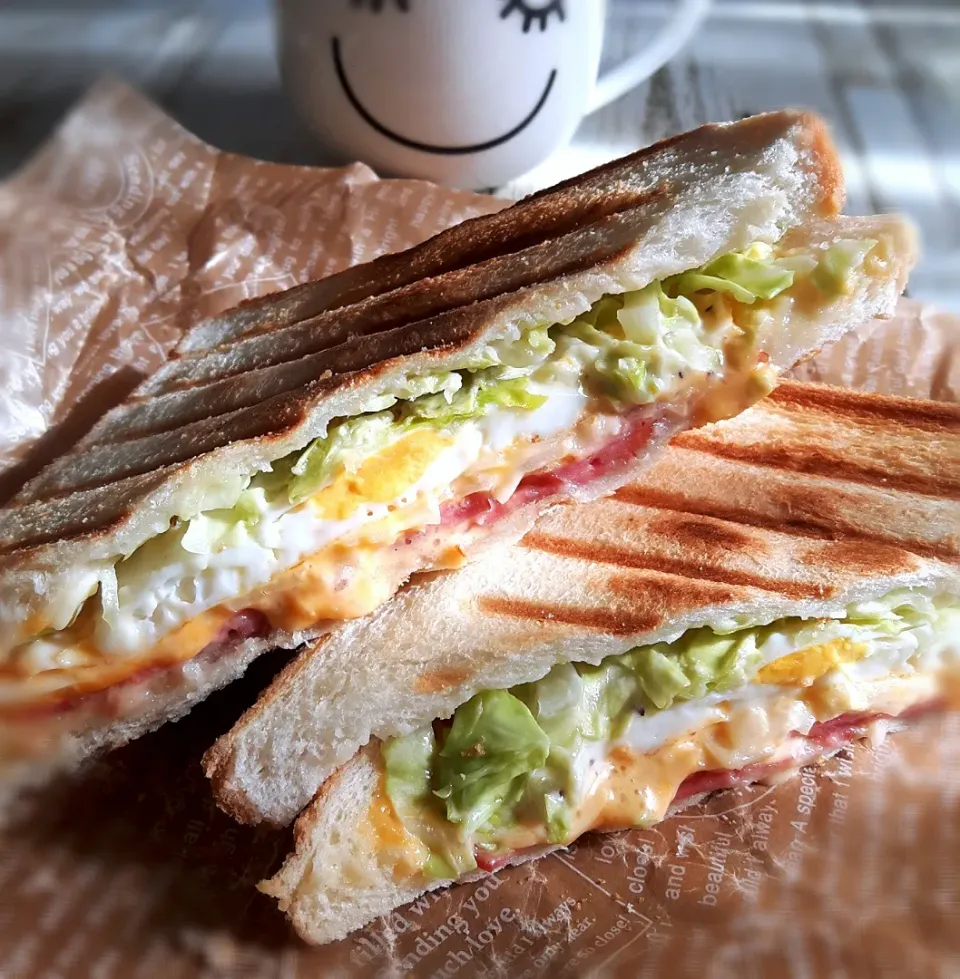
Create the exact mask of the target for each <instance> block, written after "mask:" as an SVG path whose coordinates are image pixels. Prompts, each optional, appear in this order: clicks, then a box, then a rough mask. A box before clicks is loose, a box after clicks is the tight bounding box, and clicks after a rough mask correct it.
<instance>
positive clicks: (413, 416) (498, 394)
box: [402, 375, 547, 428]
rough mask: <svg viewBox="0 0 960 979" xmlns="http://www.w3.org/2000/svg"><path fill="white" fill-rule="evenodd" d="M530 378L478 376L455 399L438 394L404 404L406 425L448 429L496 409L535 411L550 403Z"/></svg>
mask: <svg viewBox="0 0 960 979" xmlns="http://www.w3.org/2000/svg"><path fill="white" fill-rule="evenodd" d="M529 387H530V381H529V378H527V377H515V378H508V379H506V380H500V379H499V378H497V377H492V376H489V377H488V376H484V375H474V376H473V377H471V378H470V379H469V380H468V381H467V383H466V384H465V385H464V386H463V387H462V388H461V389H460V390H459V391H457V392H456V393H455V394H454V395H452V396H451V397H449V398H448V397H445V396H444V395H442V394H434V395H431V396H429V397H426V398H418V399H417V400H416V401H411V402H409V403H408V404H406V405H404V408H403V414H402V419H403V422H406V423H426V424H430V425H434V426H436V427H440V428H443V427H446V426H448V425H453V424H455V423H456V422H459V421H466V420H467V419H471V418H480V417H482V416H483V415H485V414H487V413H488V412H490V411H492V410H493V409H494V408H513V409H518V410H521V411H533V410H534V409H535V408H539V407H540V406H541V405H542V404H544V402H545V401H546V400H547V399H546V397H544V396H543V395H539V394H534V393H532V392H531V391H530V389H529Z"/></svg>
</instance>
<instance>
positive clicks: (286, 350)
mask: <svg viewBox="0 0 960 979" xmlns="http://www.w3.org/2000/svg"><path fill="white" fill-rule="evenodd" d="M664 193H665V187H664V186H660V187H658V188H656V190H655V191H653V192H651V193H648V194H645V195H641V198H642V199H640V200H638V201H636V202H631V205H632V206H631V207H629V208H627V209H625V210H621V211H618V212H617V213H614V214H608V215H605V216H602V217H601V219H600V220H598V221H596V222H595V223H593V224H590V225H587V226H582V225H581V226H576V225H572V224H571V228H567V229H566V231H567V232H569V233H567V234H566V235H565V237H564V238H560V239H551V240H549V241H546V242H538V243H536V244H535V245H533V246H532V247H530V248H525V249H523V250H520V251H518V252H511V253H510V254H508V255H506V256H502V257H500V256H495V257H492V258H489V259H488V260H485V261H478V262H477V263H475V264H473V265H471V266H469V267H467V268H460V269H458V268H455V269H452V270H446V271H442V272H440V273H438V274H436V275H435V276H434V277H432V278H427V279H420V280H417V281H414V282H411V283H408V284H406V285H404V286H402V287H400V288H398V289H395V290H393V291H390V292H386V293H382V294H379V295H376V296H371V297H369V298H368V299H365V300H364V301H363V302H358V303H354V304H352V305H348V306H341V307H338V308H337V309H335V310H330V311H329V312H326V313H322V314H320V315H318V316H316V317H314V318H311V319H307V320H299V321H297V322H295V323H291V324H288V325H285V326H282V327H275V328H271V329H269V330H266V329H265V330H258V331H256V332H254V333H248V334H246V335H244V336H243V337H242V338H241V339H239V340H237V341H236V342H234V343H232V344H231V345H230V346H229V347H227V348H226V349H225V350H223V349H220V348H217V349H215V350H212V351H207V352H203V353H202V354H201V353H198V354H193V355H191V356H189V357H182V358H179V359H177V360H175V361H172V362H170V363H169V364H167V365H166V366H164V367H161V368H160V370H159V371H157V372H156V373H155V374H154V375H153V377H152V378H151V379H150V380H149V381H148V382H147V384H146V385H145V386H144V387H143V388H142V389H141V396H143V394H144V393H146V394H150V395H155V394H164V393H170V392H173V391H183V390H190V389H194V388H196V387H199V386H202V385H204V384H210V383H214V382H216V381H221V380H224V379H227V378H231V377H238V376H240V375H242V374H244V373H247V372H249V371H251V370H256V369H261V368H264V367H270V366H275V365H279V364H283V363H289V362H290V361H292V360H296V359H298V358H302V357H304V356H307V355H309V354H316V353H319V352H321V351H323V350H326V349H330V348H331V347H334V346H337V345H339V344H341V343H349V342H351V341H353V340H356V339H358V338H362V337H370V336H375V335H377V334H380V333H386V332H389V331H390V330H394V329H397V328H400V327H404V326H411V325H412V324H416V323H421V322H423V321H425V320H430V319H432V318H433V317H435V316H438V315H440V314H443V313H451V312H453V311H455V310H457V309H467V308H469V307H470V306H472V305H473V304H475V303H477V302H486V301H487V300H490V299H494V298H498V297H503V296H506V295H510V294H517V293H520V292H521V291H522V290H524V289H529V288H532V287H535V286H538V285H544V284H546V283H548V282H552V281H553V280H555V279H558V278H560V277H562V276H564V275H574V274H576V273H578V272H582V271H584V270H585V269H589V268H591V267H593V266H595V265H598V264H600V263H602V262H608V261H613V260H616V259H617V258H619V257H620V256H621V255H622V254H623V252H624V251H625V250H626V249H627V248H628V247H629V245H630V243H631V242H632V241H634V240H635V239H636V238H637V236H638V235H639V234H641V233H642V228H643V226H644V225H646V224H648V223H649V221H650V213H649V211H648V209H647V208H646V206H645V205H646V204H648V203H649V202H650V201H654V202H655V203H656V204H657V208H658V209H660V208H662V207H663V206H664V203H665V199H664V197H663V196H662V195H663V194H664Z"/></svg>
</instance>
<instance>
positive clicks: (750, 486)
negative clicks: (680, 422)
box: [204, 383, 960, 824]
mask: <svg viewBox="0 0 960 979" xmlns="http://www.w3.org/2000/svg"><path fill="white" fill-rule="evenodd" d="M958 500H960V406H958V405H953V404H942V403H936V402H929V401H920V400H907V399H901V398H892V397H883V396H880V395H875V394H859V393H854V392H851V391H847V390H841V389H838V388H830V387H825V386H821V385H814V384H798V383H784V384H782V385H781V386H780V387H779V388H777V390H776V391H775V392H774V393H773V394H772V395H771V396H770V397H768V398H767V399H766V400H764V401H763V402H761V403H759V404H758V405H756V406H754V407H753V408H752V409H750V410H748V411H746V412H744V413H743V414H742V415H739V416H738V417H736V418H734V419H731V420H729V421H725V422H721V423H719V424H716V425H711V426H707V427H705V428H702V429H700V430H697V431H695V432H690V433H687V434H684V435H682V436H680V437H678V438H677V439H675V440H674V442H673V444H672V445H671V446H670V447H669V449H668V450H667V451H666V452H665V453H664V454H663V455H662V457H661V458H660V460H659V461H658V462H657V463H656V464H655V465H654V466H653V468H652V469H650V470H648V471H647V472H646V473H645V475H644V478H643V480H642V481H640V482H637V483H634V484H631V485H628V486H625V487H624V488H622V489H620V490H619V491H618V492H617V493H616V495H615V496H614V497H613V498H612V499H607V500H603V501H600V502H595V503H592V504H590V505H588V506H581V507H563V508H559V509H557V510H555V511H553V512H551V513H550V514H548V515H546V516H545V517H544V518H543V519H542V520H541V521H540V523H539V524H538V525H537V527H536V528H535V530H534V531H533V532H532V533H530V534H528V535H527V537H525V538H524V540H523V541H522V542H521V543H520V544H519V545H518V546H516V547H515V548H514V549H512V550H498V551H496V552H495V553H493V554H490V555H488V556H487V557H486V558H485V559H483V560H481V561H479V562H478V563H476V564H474V565H472V566H471V567H468V568H466V569H464V570H462V571H458V572H455V573H453V574H450V575H446V576H444V577H442V578H438V579H434V580H431V581H426V582H423V583H420V584H415V585H411V586H410V587H408V588H407V589H405V590H404V591H402V592H401V593H400V594H399V595H398V596H397V597H396V598H395V599H394V600H393V601H392V602H391V603H389V604H387V605H385V606H384V607H382V608H381V609H380V610H379V611H378V612H377V613H375V614H374V615H372V616H370V617H369V618H367V619H363V620H358V621H355V622H351V623H347V624H345V625H343V626H342V627H340V628H338V629H337V630H336V631H334V632H333V633H332V634H330V635H329V636H326V637H324V638H322V639H320V640H319V641H317V642H315V643H313V644H311V645H310V646H308V647H307V648H306V650H305V651H304V652H303V653H302V654H301V655H300V656H299V657H298V658H297V659H296V660H295V661H294V662H293V663H291V664H290V665H289V666H288V667H287V668H286V670H285V671H284V672H283V673H281V674H280V675H279V676H278V677H277V679H276V680H275V681H274V683H273V684H272V685H271V686H270V687H269V689H268V690H267V691H266V692H265V693H264V695H263V696H262V697H261V699H260V701H259V702H258V703H257V704H256V705H255V706H254V707H253V708H252V709H251V710H250V711H248V712H247V714H245V715H244V717H242V718H241V719H240V721H239V722H238V723H237V725H236V726H235V727H234V728H233V729H232V730H231V731H230V732H229V733H227V734H226V735H225V736H224V737H222V738H221V739H220V740H219V741H218V742H217V743H216V744H215V745H214V746H213V747H212V748H211V749H210V750H209V751H208V753H207V755H206V757H205V760H204V763H205V767H206V771H207V774H208V776H209V777H210V778H211V780H212V783H213V789H214V792H215V794H216V796H217V800H218V802H219V804H220V806H221V807H222V808H224V809H225V810H226V811H227V812H229V813H231V814H232V815H233V816H235V817H236V818H237V819H239V820H240V821H242V822H251V823H255V822H260V821H267V822H271V823H276V824H285V823H289V822H290V821H291V820H292V819H293V818H294V817H295V815H296V813H297V812H298V811H299V810H300V809H301V808H302V807H303V806H304V805H306V803H307V802H308V801H309V799H310V798H311V797H312V796H313V794H314V793H315V792H316V791H317V789H318V788H319V787H320V786H321V785H322V784H323V782H324V781H325V779H326V778H327V777H328V776H329V775H330V774H331V772H332V771H333V770H334V769H335V768H337V766H339V765H341V764H343V763H344V762H346V761H347V760H348V759H349V758H350V757H352V756H353V754H354V753H355V752H356V751H357V749H358V748H359V747H360V746H361V745H364V744H366V743H367V742H368V741H369V740H370V739H371V738H372V737H377V738H381V739H384V738H388V737H392V736H396V735H401V734H405V733H407V732H409V731H411V730H413V729H415V728H417V727H420V726H422V725H423V724H426V723H429V722H430V721H431V720H433V719H434V718H437V717H446V716H449V715H450V714H451V713H452V712H453V710H454V709H455V708H456V707H457V706H458V705H459V704H461V703H463V702H464V701H466V700H468V699H469V698H470V697H471V696H473V695H474V694H475V693H477V692H478V691H481V690H484V689H488V688H491V687H509V686H513V685H514V684H518V683H523V682H527V681H531V680H534V679H537V678H539V677H541V676H543V675H544V674H545V673H547V672H548V671H549V670H550V668H551V667H552V666H554V664H556V663H560V662H569V661H576V662H590V663H597V662H599V661H600V660H601V659H603V658H604V657H606V656H609V655H612V654H616V653H622V652H624V651H626V650H628V649H630V648H632V647H634V646H637V645H641V644H649V643H653V642H657V641H661V640H671V639H673V638H675V637H677V636H678V635H680V634H681V633H683V632H684V631H685V630H687V629H690V628H695V627H697V626H700V625H704V624H710V623H711V622H715V621H717V620H718V618H719V617H721V616H722V617H726V616H729V615H731V614H747V615H749V616H750V617H751V619H754V618H756V619H759V620H761V621H768V622H770V621H774V620H777V619H779V618H782V617H784V616H794V615H798V616H811V617H813V616H821V615H831V614H837V613H839V612H841V611H842V610H843V609H844V608H846V607H847V606H848V605H849V604H850V603H851V602H857V601H861V600H865V599H868V598H872V597H876V596H879V595H882V594H884V593H886V592H888V591H890V590H891V589H893V588H896V587H901V586H918V587H926V588H935V589H936V588H940V589H945V590H947V591H953V592H956V591H957V590H960V504H958Z"/></svg>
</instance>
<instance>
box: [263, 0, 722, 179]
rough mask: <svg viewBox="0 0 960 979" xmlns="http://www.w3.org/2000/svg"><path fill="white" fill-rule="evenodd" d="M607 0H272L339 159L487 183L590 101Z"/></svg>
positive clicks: (294, 72) (527, 162)
mask: <svg viewBox="0 0 960 979" xmlns="http://www.w3.org/2000/svg"><path fill="white" fill-rule="evenodd" d="M679 2H680V6H683V5H684V3H688V4H689V3H691V2H696V3H705V2H707V0H679ZM604 8H605V3H604V2H603V0H277V11H278V16H279V43H280V60H281V66H282V69H283V75H284V83H285V86H286V88H287V90H288V92H289V93H290V95H291V97H292V99H293V101H294V103H295V105H296V107H297V109H298V111H299V113H300V115H301V116H302V117H303V119H304V120H305V121H306V122H307V124H308V125H309V126H310V127H311V129H313V130H314V131H315V132H316V133H317V134H318V135H319V136H320V138H321V139H322V140H323V142H324V143H325V144H326V145H327V146H328V147H329V148H330V149H332V150H334V151H336V152H337V153H338V154H339V155H340V156H341V157H343V158H344V159H351V160H352V159H359V160H363V161H364V162H366V163H369V164H370V165H372V166H373V167H374V168H375V169H377V170H380V171H382V172H384V173H390V174H401V175H407V176H417V177H423V178H427V179H431V180H435V181H437V182H440V183H444V184H447V185H449V186H455V187H469V188H482V187H492V186H496V185H498V184H501V183H503V182H505V181H507V180H509V179H511V178H512V177H515V176H517V175H519V174H521V173H524V172H525V171H527V170H529V169H530V168H532V167H533V166H535V165H536V164H537V163H539V162H540V161H541V160H543V159H545V158H546V157H547V156H548V155H549V154H550V153H551V152H552V151H553V150H555V149H556V148H557V147H559V146H561V145H563V144H564V143H566V142H567V141H568V140H569V139H570V137H571V136H572V135H573V132H574V130H575V129H576V127H577V125H578V124H579V122H580V120H581V118H582V117H583V116H584V115H585V114H586V113H587V112H588V111H589V110H590V109H591V108H592V107H593V105H592V104H591V103H592V101H593V100H594V95H595V92H594V88H595V83H596V79H597V70H598V66H599V62H600V51H601V46H602V42H603V27H604V16H605V10H604Z"/></svg>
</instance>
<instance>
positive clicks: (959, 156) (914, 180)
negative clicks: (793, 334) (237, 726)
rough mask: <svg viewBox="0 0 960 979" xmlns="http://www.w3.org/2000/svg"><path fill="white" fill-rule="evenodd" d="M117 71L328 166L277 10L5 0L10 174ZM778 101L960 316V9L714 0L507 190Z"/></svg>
mask: <svg viewBox="0 0 960 979" xmlns="http://www.w3.org/2000/svg"><path fill="white" fill-rule="evenodd" d="M461 2H465V0H461ZM581 2H593V0H581ZM669 7H670V3H669V2H668V0H660V2H657V0H611V3H610V16H611V18H613V19H615V20H616V22H617V28H618V29H617V30H614V31H610V32H609V35H608V50H607V51H605V58H606V59H609V60H610V61H616V60H617V59H618V58H619V57H620V56H622V54H623V53H624V52H625V51H627V50H629V49H630V48H632V47H634V46H637V45H642V43H643V41H644V38H645V37H647V36H649V32H650V31H651V30H652V29H653V28H654V27H655V25H656V23H657V22H658V20H659V19H660V18H662V17H663V16H664V15H665V13H666V12H667V11H668V10H669ZM107 73H112V74H115V75H119V76H121V77H123V78H125V79H126V80H128V81H130V82H132V83H134V84H136V85H138V86H140V87H141V88H142V89H144V90H145V91H147V92H149V93H150V94H151V95H152V96H153V97H154V98H156V99H157V100H158V101H159V102H160V103H161V104H162V105H163V106H164V107H165V108H166V109H167V110H168V111H169V112H171V113H172V114H173V115H174V116H175V117H176V118H177V119H179V120H180V121H181V122H182V123H183V124H184V125H186V126H187V127H188V128H189V129H191V130H193V131H194V132H195V133H197V134H198V135H199V136H201V137H203V138H204V139H206V140H208V141H209V142H211V143H213V144H215V145H217V146H219V147H222V148H224V149H229V150H234V151H237V152H243V153H248V154H251V155H253V156H257V157H260V158H263V159H270V160H277V161H282V162H295V163H323V162H324V158H323V155H322V152H321V151H320V150H319V149H318V148H317V147H316V146H315V145H313V144H312V142H311V140H310V138H309V136H308V135H307V134H306V133H305V132H304V130H303V129H302V127H301V126H300V125H299V124H298V122H297V120H296V119H295V118H294V116H293V113H292V112H291V110H290V107H289V105H288V104H287V102H286V100H285V98H284V96H283V93H282V92H281V90H280V84H279V79H278V74H277V68H276V64H275V59H274V42H273V24H272V15H271V6H270V0H0V176H5V175H7V174H9V173H11V172H12V171H13V170H15V169H16V168H17V167H18V166H19V165H20V164H21V163H23V161H24V160H25V159H26V158H27V157H28V156H29V154H30V153H31V152H32V151H33V150H34V149H35V148H36V147H37V146H38V145H39V143H40V142H41V141H42V140H43V138H44V137H45V136H46V135H47V134H48V133H49V132H50V130H51V129H52V128H53V127H54V126H55V125H56V122H57V120H58V119H59V118H60V117H61V116H62V115H63V113H64V112H65V111H66V110H67V108H68V107H69V106H70V104H71V103H72V102H73V101H74V100H75V99H76V98H77V97H78V95H79V94H80V93H81V92H82V91H83V90H84V89H85V88H86V87H87V86H88V85H89V84H90V83H91V82H93V81H94V80H95V79H96V78H98V77H100V76H102V75H103V74H107ZM784 105H792V106H805V107H810V108H814V109H816V110H818V111H819V112H821V113H822V114H823V115H825V116H826V117H827V118H828V119H829V120H830V122H831V124H832V126H833V128H834V133H835V137H836V141H837V144H838V146H839V148H840V150H841V152H842V154H843V158H844V163H845V167H846V172H847V182H848V195H849V199H848V210H849V211H851V212H852V213H867V212H870V211H890V210H900V211H905V212H906V213H908V214H910V215H911V216H912V217H913V218H914V220H915V221H916V222H917V223H918V225H919V226H920V229H921V233H922V235H923V240H924V252H925V254H924V257H923V260H922V263H921V265H920V266H919V268H918V269H917V270H916V272H915V273H914V275H913V276H912V278H911V282H910V289H909V292H910V294H911V295H913V296H915V297H917V298H920V299H924V300H928V301H931V302H935V303H937V304H938V305H940V306H942V307H944V308H947V309H952V310H954V311H956V312H960V3H958V2H957V0H936V2H933V0H927V2H920V0H917V2H913V0H900V2H890V0H888V2H886V3H881V2H876V0H874V2H871V0H832V2H815V0H766V2H748V0H715V4H714V7H713V11H712V13H711V15H710V18H709V20H708V21H707V23H706V24H705V26H704V28H703V29H702V30H701V31H700V33H699V35H698V37H697V38H696V40H695V41H694V42H693V43H692V44H691V45H690V46H689V47H688V48H687V49H686V50H685V51H684V52H683V53H682V54H681V55H680V56H679V57H677V58H676V59H675V60H674V61H673V62H672V63H671V64H670V65H669V66H668V67H667V68H665V69H663V70H662V71H660V72H659V73H658V74H657V75H655V76H654V77H653V78H652V79H651V80H650V81H649V82H647V83H646V84H644V85H641V86H639V87H638V88H636V89H635V90H633V91H632V92H630V93H629V94H627V95H626V96H624V97H623V98H621V99H619V100H618V101H617V102H615V103H613V104H611V105H610V106H608V107H607V108H605V109H603V110H602V111H600V112H598V113H595V114H594V115H593V116H591V117H588V118H587V119H586V120H585V121H584V122H583V124H582V126H581V127H580V130H579V131H578V133H577V135H576V137H575V139H574V141H573V143H572V145H571V146H570V147H568V148H567V149H566V150H565V151H563V152H562V153H560V154H558V155H557V157H555V158H554V159H552V160H550V161H548V163H547V165H545V166H544V167H542V168H540V169H539V170H538V171H537V172H536V173H535V174H534V175H532V176H531V177H529V178H528V179H525V180H523V181H518V182H516V183H515V184H513V185H511V186H510V187H508V188H502V189H501V190H502V191H503V192H505V193H510V194H518V193H522V192H526V191H527V190H529V189H531V188H532V187H533V186H536V185H538V184H540V185H542V184H544V183H549V182H552V181H553V179H555V178H559V177H560V176H566V175H569V174H571V173H574V172H577V171H579V170H582V169H584V168H586V167H587V166H591V165H594V164H596V163H599V162H601V161H603V160H605V159H609V158H612V157H614V156H617V155H619V154H621V153H623V152H626V151H628V150H629V149H631V148H633V147H635V146H637V145H639V144H642V143H646V142H650V141H652V140H654V139H657V138H659V137H661V136H664V135H667V134H669V133H672V132H677V131H679V130H683V129H688V128H690V127H691V126H695V125H697V124H699V123H702V122H706V121H709V120H719V119H729V118H735V117H737V116H740V115H745V114H749V113H752V112H758V111H762V110H764V109H771V108H777V107H781V106H784Z"/></svg>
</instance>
